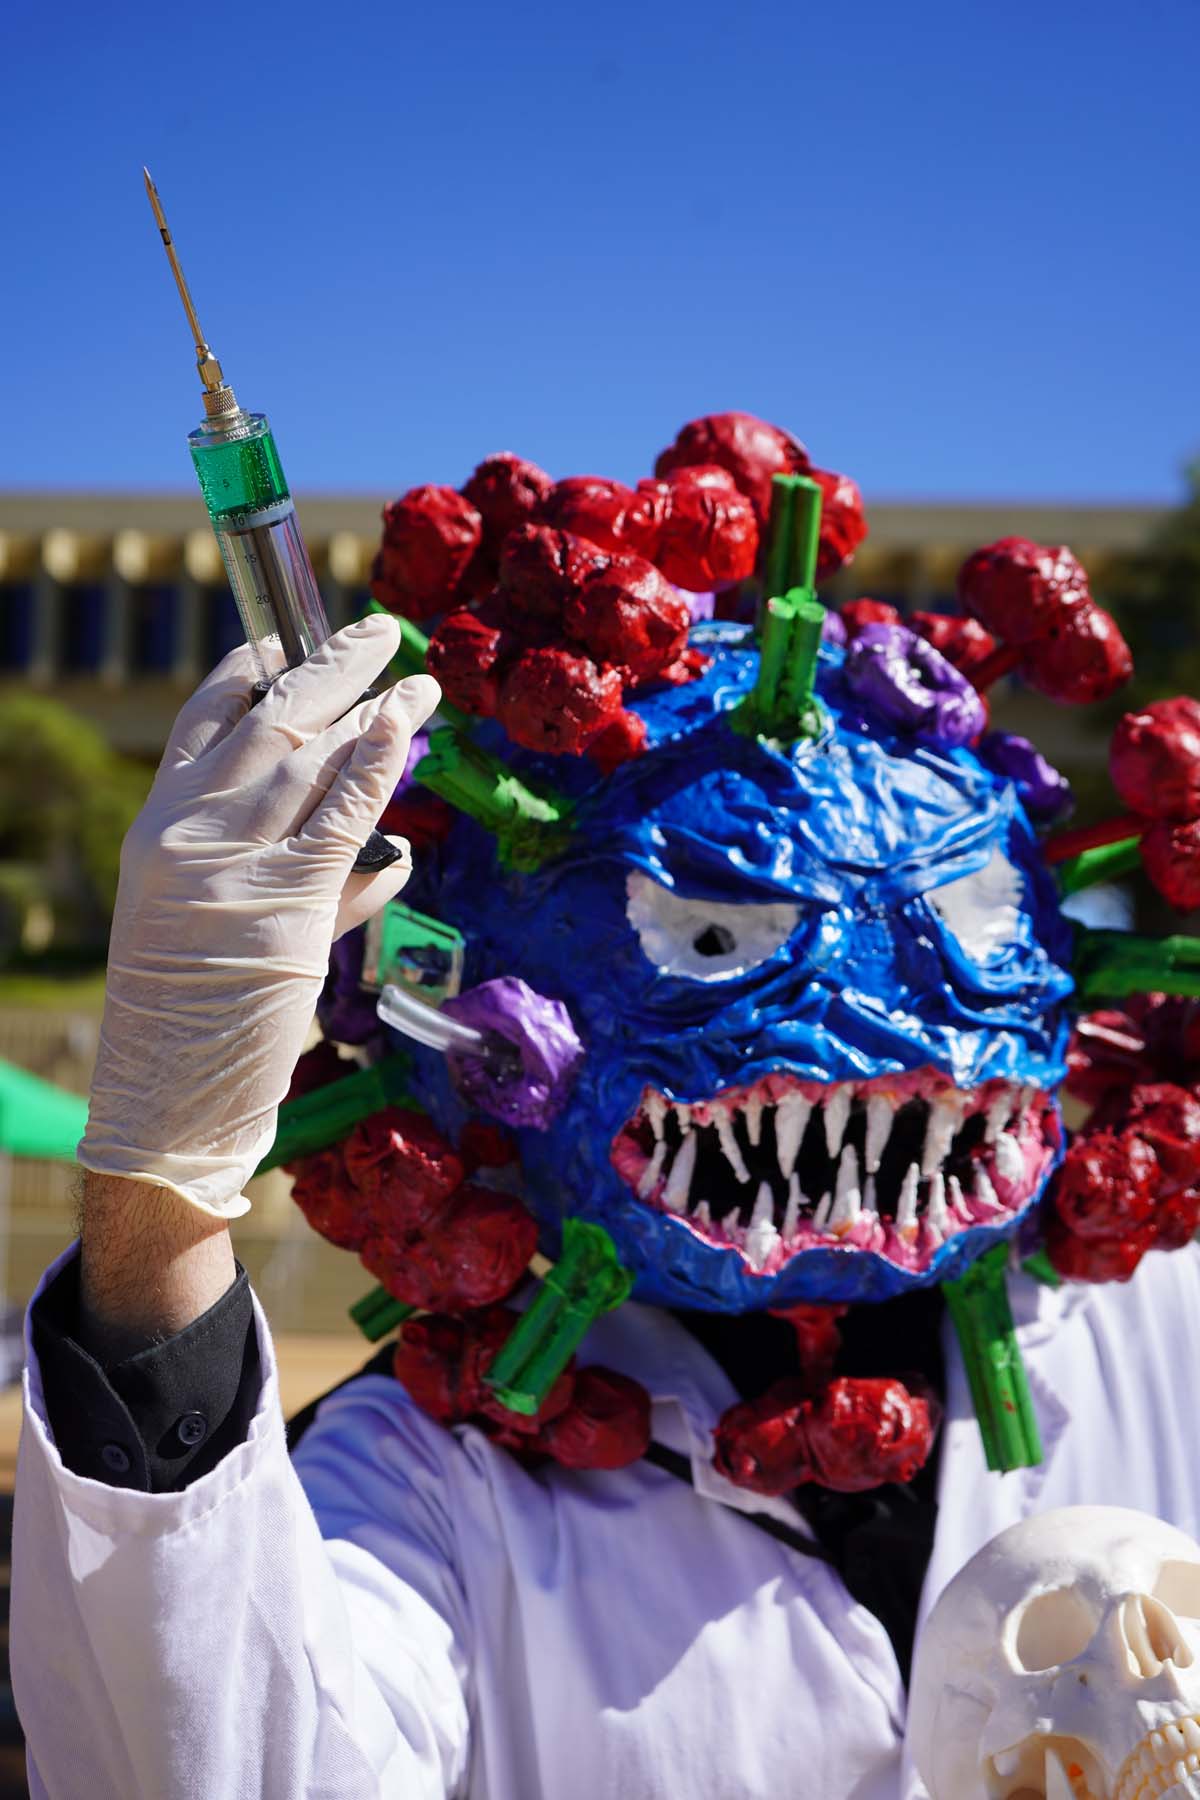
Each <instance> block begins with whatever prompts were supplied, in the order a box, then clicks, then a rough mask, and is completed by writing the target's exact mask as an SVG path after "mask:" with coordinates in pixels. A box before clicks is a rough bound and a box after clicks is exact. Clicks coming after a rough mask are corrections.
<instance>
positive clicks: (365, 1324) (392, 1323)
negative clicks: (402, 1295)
mask: <svg viewBox="0 0 1200 1800" xmlns="http://www.w3.org/2000/svg"><path fill="white" fill-rule="evenodd" d="M416 1310H417V1309H416V1307H415V1306H407V1305H406V1304H405V1302H404V1301H403V1300H393V1299H392V1296H391V1295H390V1294H389V1293H388V1291H387V1289H386V1288H384V1287H374V1288H372V1289H371V1291H370V1293H369V1294H364V1295H363V1297H362V1299H361V1300H356V1301H355V1302H354V1305H353V1306H352V1307H351V1308H350V1317H351V1318H352V1319H353V1320H354V1323H355V1324H356V1325H357V1326H358V1329H359V1330H360V1331H361V1332H362V1334H363V1336H364V1337H365V1338H366V1340H367V1342H368V1343H369V1344H377V1343H378V1342H379V1340H380V1339H381V1338H385V1337H386V1336H387V1334H388V1332H389V1331H395V1329H396V1327H397V1325H403V1323H404V1321H405V1319H411V1318H412V1315H413V1314H414V1313H415V1312H416Z"/></svg>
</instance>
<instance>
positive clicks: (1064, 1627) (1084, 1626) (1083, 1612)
mask: <svg viewBox="0 0 1200 1800" xmlns="http://www.w3.org/2000/svg"><path fill="white" fill-rule="evenodd" d="M1099 1623H1100V1621H1099V1619H1098V1618H1097V1616H1096V1614H1095V1613H1094V1612H1093V1610H1092V1608H1091V1607H1090V1606H1089V1605H1088V1603H1087V1601H1086V1600H1085V1599H1084V1598H1083V1595H1082V1594H1080V1593H1078V1592H1077V1591H1076V1589H1074V1588H1052V1589H1051V1590H1050V1592H1049V1593H1048V1594H1038V1595H1036V1596H1035V1598H1034V1599H1032V1600H1031V1601H1030V1602H1029V1604H1028V1605H1027V1606H1026V1607H1025V1609H1024V1610H1023V1612H1022V1613H1021V1616H1020V1619H1019V1620H1018V1621H1017V1631H1016V1637H1015V1638H1014V1640H1013V1655H1014V1656H1015V1657H1016V1659H1017V1661H1018V1663H1019V1664H1020V1665H1021V1667H1022V1668H1023V1669H1024V1670H1025V1671H1026V1672H1027V1673H1028V1674H1030V1675H1032V1674H1034V1673H1036V1672H1037V1671H1038V1670H1040V1669H1054V1668H1057V1667H1058V1665H1059V1664H1060V1663H1068V1662H1074V1660H1075V1658H1076V1657H1077V1656H1082V1655H1083V1652H1084V1651H1085V1650H1086V1649H1087V1647H1088V1645H1089V1644H1090V1643H1091V1641H1092V1639H1093V1637H1094V1636H1095V1635H1096V1627H1097V1626H1098V1625H1099Z"/></svg>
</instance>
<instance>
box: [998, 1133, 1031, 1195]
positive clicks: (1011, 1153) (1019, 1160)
mask: <svg viewBox="0 0 1200 1800" xmlns="http://www.w3.org/2000/svg"><path fill="white" fill-rule="evenodd" d="M992 1154H993V1156H994V1157H995V1160H996V1173H997V1175H999V1176H1000V1178H1001V1180H1002V1181H1012V1182H1018V1181H1024V1179H1025V1158H1024V1157H1023V1156H1022V1155H1021V1146H1020V1144H1018V1142H1017V1140H1016V1138H1015V1137H1014V1136H1013V1135H1012V1132H1011V1131H1002V1132H1001V1133H1000V1136H999V1137H998V1138H997V1139H996V1148H995V1150H994V1151H993V1153H992Z"/></svg>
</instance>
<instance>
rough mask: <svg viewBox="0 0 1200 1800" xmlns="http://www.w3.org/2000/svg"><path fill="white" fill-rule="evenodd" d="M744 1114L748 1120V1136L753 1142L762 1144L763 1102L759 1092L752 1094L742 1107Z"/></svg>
mask: <svg viewBox="0 0 1200 1800" xmlns="http://www.w3.org/2000/svg"><path fill="white" fill-rule="evenodd" d="M742 1114H743V1117H744V1118H745V1121H746V1136H747V1137H748V1138H749V1139H750V1142H751V1143H752V1144H761V1142H762V1116H763V1103H762V1099H761V1097H760V1096H759V1095H758V1094H751V1095H750V1098H749V1099H748V1100H747V1101H746V1104H745V1106H743V1108H742Z"/></svg>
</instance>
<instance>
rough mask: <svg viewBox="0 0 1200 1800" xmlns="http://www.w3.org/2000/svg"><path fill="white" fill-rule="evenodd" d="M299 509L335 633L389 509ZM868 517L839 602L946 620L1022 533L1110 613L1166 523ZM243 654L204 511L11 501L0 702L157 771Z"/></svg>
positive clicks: (41, 497)
mask: <svg viewBox="0 0 1200 1800" xmlns="http://www.w3.org/2000/svg"><path fill="white" fill-rule="evenodd" d="M298 505H299V513H300V520H301V524H302V526H303V528H304V533H305V537H306V540H307V543H308V547H309V551H310V553H311V555H312V558H313V563H314V566H315V568H316V571H317V575H318V578H319V580H320V583H321V587H322V591H323V593H324V595H325V603H326V608H327V610H328V613H329V617H330V620H331V621H332V623H333V624H334V625H335V626H336V625H339V624H343V623H345V622H346V621H348V620H349V619H351V618H353V617H354V616H355V614H356V612H357V610H358V609H359V608H360V607H361V605H362V602H363V600H364V599H365V597H366V593H367V579H368V574H369V570H370V564H371V558H372V557H373V555H374V553H375V550H376V547H377V545H378V542H379V515H380V510H381V507H382V505H383V501H382V500H381V499H372V498H363V499H358V498H354V497H344V498H331V497H322V496H312V497H310V498H308V499H301V500H300V501H299V503H298ZM868 517H869V521H870V526H871V535H870V537H869V538H868V539H867V542H866V543H865V544H864V545H863V547H862V549H861V550H860V551H859V553H858V556H857V558H856V559H855V562H854V564H853V566H852V567H851V568H850V569H848V570H844V571H843V572H842V573H841V574H840V575H839V577H838V578H837V580H836V581H834V582H833V583H831V584H830V585H829V588H828V591H827V596H826V597H828V598H829V599H831V600H834V601H837V600H844V599H848V598H850V597H851V596H852V595H856V594H872V595H874V596H875V597H876V598H877V599H886V600H891V601H893V602H894V603H896V604H897V605H900V606H901V607H904V608H909V609H912V608H918V607H925V608H931V609H934V610H939V609H940V610H945V609H948V608H950V606H951V604H952V601H953V594H954V577H955V573H956V571H957V569H958V567H959V565H960V563H961V562H962V560H963V558H964V557H965V556H967V555H968V554H969V553H970V552H971V551H972V550H974V549H977V548H978V546H979V545H980V544H986V543H989V542H990V541H992V540H993V539H995V538H998V537H1003V536H1007V535H1010V534H1020V535H1024V536H1028V537H1032V538H1035V539H1037V540H1038V541H1039V542H1041V543H1051V544H1060V543H1066V544H1069V545H1070V546H1071V548H1072V549H1073V550H1074V551H1075V553H1076V554H1077V555H1078V556H1079V557H1080V558H1081V559H1082V561H1083V563H1084V566H1085V567H1086V568H1087V569H1088V571H1089V573H1090V574H1091V577H1092V582H1093V586H1094V587H1095V589H1096V591H1097V593H1098V595H1099V596H1100V597H1101V598H1102V597H1103V591H1104V570H1105V565H1106V563H1108V562H1109V561H1111V559H1112V558H1113V557H1114V556H1117V555H1120V554H1122V553H1124V552H1127V551H1129V550H1133V549H1136V548H1138V547H1139V546H1140V545H1141V544H1143V543H1144V542H1145V540H1146V538H1147V537H1148V535H1149V534H1150V532H1151V531H1152V530H1153V528H1154V526H1155V525H1156V524H1157V523H1158V521H1159V519H1160V518H1161V517H1162V513H1161V510H1159V509H1156V508H1153V507H1137V506H1127V507H1121V506H1049V505H1026V504H1018V503H1014V504H1012V505H1000V504H990V505H968V504H962V505H958V504H956V505H936V504H931V505H918V504H911V505H910V504H887V503H884V504H882V505H878V506H872V507H871V508H870V510H869V514H868ZM241 639H242V632H241V628H240V626H239V624H238V618H237V612H236V610H235V608H234V605H233V600H232V598H231V596H230V593H229V589H228V586H227V584H226V582H225V576H224V570H223V568H222V565H221V558H220V553H219V552H218V550H217V545H216V540H215V539H214V537H213V534H212V531H211V529H210V527H209V525H208V522H207V519H206V516H205V513H204V510H203V507H202V505H201V503H200V499H199V497H198V496H191V495H180V496H171V495H142V496H139V495H133V494H96V495H76V494H65V493H64V494H46V493H36V494H35V493H31V494H19V493H8V494H0V692H2V691H3V689H4V688H5V687H10V686H12V685H16V684H20V685H22V686H24V685H28V686H30V687H33V688H35V689H37V690H39V691H41V692H44V693H47V694H50V695H52V696H53V697H54V698H55V699H58V700H61V701H63V702H64V703H65V704H66V705H68V706H71V707H72V708H74V709H75V710H76V711H77V712H79V713H81V714H82V715H84V716H85V717H86V718H88V719H90V720H91V721H92V722H93V723H94V724H96V725H98V726H99V727H100V728H101V730H103V731H104V733H105V735H106V736H107V737H108V739H109V741H110V742H111V743H112V744H113V745H114V746H115V748H117V749H119V750H123V751H126V752H129V753H131V754H134V755H139V756H155V755H157V753H158V751H159V750H160V749H161V747H162V744H163V742H164V740H165V737H166V733H167V729H168V727H169V725H170V722H171V719H172V718H173V717H174V714H175V712H176V710H177V709H178V706H179V703H180V701H181V699H182V698H183V696H184V695H185V694H186V693H187V692H189V691H190V689H191V688H193V687H194V686H195V684H196V682H197V681H198V680H199V678H200V676H201V675H203V674H204V673H205V671H206V670H208V669H210V668H211V667H212V666H213V664H214V663H215V662H216V661H218V660H219V658H220V657H221V656H223V655H224V654H225V652H226V651H227V650H229V649H231V648H232V647H233V646H234V645H235V644H238V643H240V642H241ZM1014 728H1015V727H1014Z"/></svg>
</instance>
